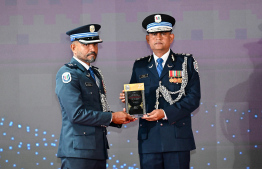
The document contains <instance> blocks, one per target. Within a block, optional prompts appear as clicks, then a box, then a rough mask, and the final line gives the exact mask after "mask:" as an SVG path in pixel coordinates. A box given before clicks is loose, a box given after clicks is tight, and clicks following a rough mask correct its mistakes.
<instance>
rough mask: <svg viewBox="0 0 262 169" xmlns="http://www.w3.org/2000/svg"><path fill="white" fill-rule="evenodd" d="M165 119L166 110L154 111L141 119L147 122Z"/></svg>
mask: <svg viewBox="0 0 262 169" xmlns="http://www.w3.org/2000/svg"><path fill="white" fill-rule="evenodd" d="M164 117H165V113H164V110H162V109H156V110H153V111H152V112H151V113H147V115H144V116H143V117H141V118H142V119H145V120H147V121H157V120H160V119H162V118H164Z"/></svg>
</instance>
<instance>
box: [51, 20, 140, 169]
mask: <svg viewBox="0 0 262 169" xmlns="http://www.w3.org/2000/svg"><path fill="white" fill-rule="evenodd" d="M99 29H100V25H97V24H92V25H85V26H82V27H79V28H76V29H73V30H71V31H68V32H67V35H69V36H70V39H71V41H72V44H71V50H72V52H73V55H74V56H73V58H72V59H71V61H70V63H68V64H65V65H64V66H63V67H61V68H60V70H59V71H58V73H57V75H56V89H55V92H56V94H57V97H58V100H59V102H60V106H61V111H62V129H61V135H60V141H59V147H58V154H57V156H58V157H60V158H61V162H62V166H61V168H62V169H105V168H106V159H107V158H108V154H107V149H108V148H109V147H108V142H107V138H106V134H107V130H106V127H107V126H109V125H110V126H115V127H121V124H123V123H129V122H131V121H134V120H135V119H133V118H132V117H131V116H130V115H128V114H127V113H126V112H124V111H119V112H113V113H112V112H110V110H109V106H108V104H107V100H106V87H105V83H104V79H103V75H102V73H101V71H100V70H99V69H98V68H97V67H94V66H91V65H90V63H92V62H94V61H95V59H96V57H97V53H98V43H101V42H102V40H101V39H100V38H99V36H98V30H99Z"/></svg>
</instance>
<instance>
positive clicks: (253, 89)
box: [0, 0, 262, 169]
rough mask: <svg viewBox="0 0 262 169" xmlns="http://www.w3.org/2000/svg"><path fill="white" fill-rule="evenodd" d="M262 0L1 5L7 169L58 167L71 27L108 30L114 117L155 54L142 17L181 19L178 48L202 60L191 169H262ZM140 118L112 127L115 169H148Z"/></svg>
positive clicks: (67, 0) (0, 95)
mask: <svg viewBox="0 0 262 169" xmlns="http://www.w3.org/2000/svg"><path fill="white" fill-rule="evenodd" d="M261 8H262V1H261V0H230V1H228V0H107V1H98V0H44V1H42V0H1V1H0V168H3V169H11V168H18V169H47V168H48V169H53V168H54V169H58V168H60V160H59V159H58V158H57V157H56V152H57V147H58V142H59V134H60V129H61V113H60V106H59V103H58V100H57V98H56V95H55V75H56V72H57V71H58V69H59V68H60V67H61V66H62V65H63V64H65V63H68V62H69V61H70V59H71V57H72V53H71V51H70V40H69V37H67V35H66V34H65V32H66V31H68V30H70V29H73V28H75V27H78V26H82V25H85V24H90V23H98V24H101V25H102V28H101V29H100V37H101V38H102V39H103V40H104V42H103V43H101V44H99V54H98V59H97V61H96V62H95V66H97V67H99V68H100V69H101V70H102V72H103V74H104V76H105V81H106V84H107V89H108V100H109V103H110V105H111V109H112V110H113V111H118V110H122V108H123V107H124V104H122V103H121V102H120V101H119V99H118V97H119V93H120V92H121V91H122V89H123V84H124V83H128V82H129V80H130V75H131V70H132V66H133V63H134V61H135V60H136V59H137V58H140V57H144V56H147V55H150V54H151V50H150V48H149V46H148V45H147V43H146V41H145V36H146V32H145V30H143V29H142V26H141V22H142V20H143V19H144V18H145V17H146V16H148V15H149V14H153V13H158V12H160V13H166V14H170V15H172V16H174V17H175V18H176V20H177V23H176V26H175V29H174V31H173V32H174V34H175V41H174V43H173V44H172V50H173V51H174V52H175V53H192V54H193V55H194V57H195V59H196V60H197V61H198V64H199V73H200V78H201V90H202V99H201V105H200V107H199V108H198V109H197V110H196V111H195V112H193V113H192V119H193V121H192V123H193V132H194V135H195V140H196V144H197V149H196V150H194V151H192V152H191V164H190V166H191V169H261V168H262V160H261V154H262V151H261V150H262V134H261V129H262V125H261V124H262V104H261V102H262V95H261V94H262V90H261V86H262V67H261V66H262V58H261V57H262V39H261V38H262V11H261ZM137 130H138V122H135V123H132V124H127V125H124V126H123V127H122V128H121V129H115V128H111V127H108V139H109V144H110V150H109V160H108V168H109V169H113V168H114V169H122V168H124V169H139V168H140V167H139V158H138V148H137V147H138V146H137Z"/></svg>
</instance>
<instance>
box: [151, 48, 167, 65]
mask: <svg viewBox="0 0 262 169" xmlns="http://www.w3.org/2000/svg"><path fill="white" fill-rule="evenodd" d="M169 54H170V49H169V50H168V51H167V52H166V53H165V54H164V55H163V56H161V58H162V59H163V62H162V66H163V67H164V66H165V63H166V61H167V58H168V56H169ZM153 57H154V60H155V64H156V65H157V64H158V63H157V61H156V60H157V59H158V58H159V57H157V56H156V55H155V54H154V52H153Z"/></svg>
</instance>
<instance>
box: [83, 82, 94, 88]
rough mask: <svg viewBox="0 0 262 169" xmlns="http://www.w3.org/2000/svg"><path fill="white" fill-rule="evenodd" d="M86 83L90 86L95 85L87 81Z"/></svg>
mask: <svg viewBox="0 0 262 169" xmlns="http://www.w3.org/2000/svg"><path fill="white" fill-rule="evenodd" d="M85 85H86V86H88V87H90V86H93V83H90V82H85Z"/></svg>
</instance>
